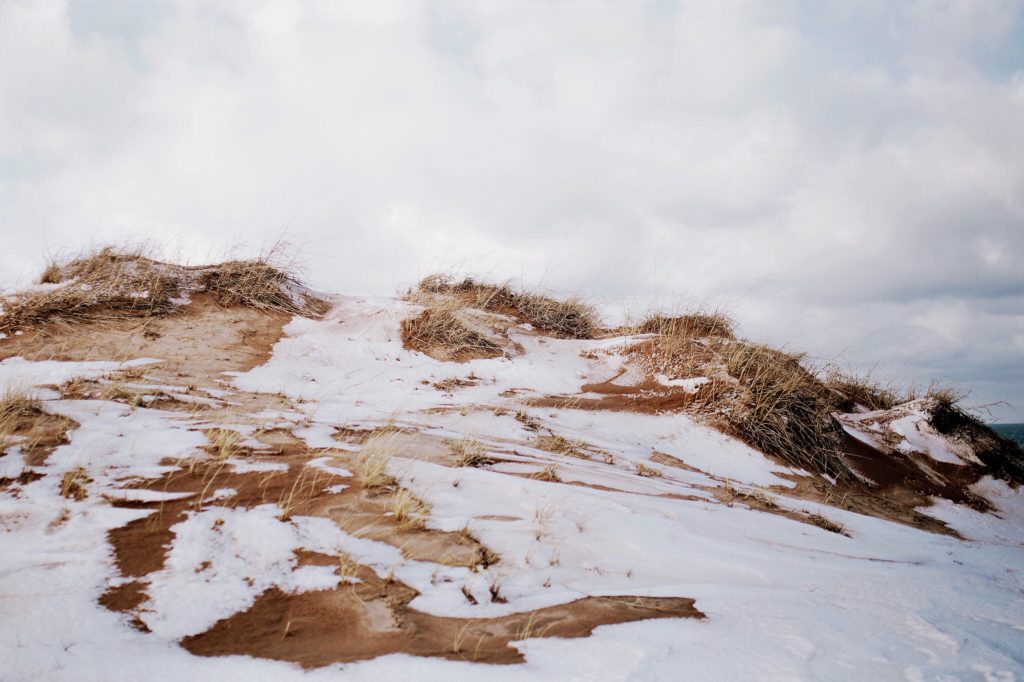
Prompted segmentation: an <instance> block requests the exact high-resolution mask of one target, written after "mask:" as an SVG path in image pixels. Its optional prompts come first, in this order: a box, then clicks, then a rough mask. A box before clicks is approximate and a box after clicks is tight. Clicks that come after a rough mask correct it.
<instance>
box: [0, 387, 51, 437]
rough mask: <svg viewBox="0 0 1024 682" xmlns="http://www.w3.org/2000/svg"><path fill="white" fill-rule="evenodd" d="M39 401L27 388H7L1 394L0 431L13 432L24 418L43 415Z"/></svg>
mask: <svg viewBox="0 0 1024 682" xmlns="http://www.w3.org/2000/svg"><path fill="white" fill-rule="evenodd" d="M42 411H43V410H42V408H41V407H40V404H39V401H38V400H37V399H36V398H34V397H33V396H32V394H31V393H30V392H29V391H28V389H26V388H18V387H10V386H9V387H7V388H5V389H4V391H3V393H0V429H3V428H5V427H6V428H9V429H10V430H11V431H13V430H14V428H15V427H16V425H17V422H18V420H19V419H21V418H22V417H33V416H35V415H38V414H41V413H42Z"/></svg>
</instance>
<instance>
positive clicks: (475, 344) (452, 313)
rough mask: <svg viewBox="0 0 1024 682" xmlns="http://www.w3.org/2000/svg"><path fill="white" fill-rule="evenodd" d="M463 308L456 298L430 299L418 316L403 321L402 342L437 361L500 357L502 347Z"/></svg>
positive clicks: (462, 360) (463, 360)
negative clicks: (473, 322)
mask: <svg viewBox="0 0 1024 682" xmlns="http://www.w3.org/2000/svg"><path fill="white" fill-rule="evenodd" d="M464 307H465V306H464V305H463V303H462V302H461V301H459V300H458V299H454V298H448V299H435V300H433V301H431V302H430V303H429V304H428V305H427V308H426V309H425V310H424V311H423V312H422V313H420V314H419V315H418V316H416V317H414V318H412V319H408V320H403V321H402V341H403V343H405V345H406V346H407V347H408V348H412V349H413V350H418V351H420V352H422V353H426V354H427V355H429V356H431V357H433V358H436V359H438V360H453V361H456V362H465V361H466V360H473V359H476V358H496V357H499V356H501V355H502V354H503V351H502V349H501V346H499V345H498V344H497V343H495V342H494V341H492V340H490V339H489V338H487V337H486V336H484V335H483V334H482V333H481V332H480V331H478V330H476V329H474V328H473V326H472V325H471V324H470V323H469V322H468V321H467V320H466V318H465V317H464V315H463V314H462V313H461V311H462V309H463V308H464Z"/></svg>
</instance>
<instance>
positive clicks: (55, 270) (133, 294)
mask: <svg viewBox="0 0 1024 682" xmlns="http://www.w3.org/2000/svg"><path fill="white" fill-rule="evenodd" d="M279 252H280V251H279V250H276V251H273V252H271V254H270V255H269V256H267V257H261V258H257V259H254V260H248V261H237V260H236V261H229V262H226V263H222V264H220V265H209V266H181V265H174V264H171V263H165V262H161V261H158V260H155V259H153V258H151V257H149V256H148V255H146V251H145V249H142V248H137V249H115V248H113V247H106V248H103V249H99V250H97V251H93V252H89V253H85V254H82V255H80V256H78V257H76V258H73V259H71V260H69V261H68V262H66V263H56V262H54V263H51V264H49V265H48V266H47V267H46V270H45V271H44V272H43V274H42V276H41V277H40V286H38V287H36V288H35V289H32V290H29V291H23V292H19V293H15V294H12V295H9V296H5V297H4V300H3V308H4V313H3V315H2V316H0V331H2V332H6V333H9V332H12V331H14V330H17V329H21V328H25V327H32V326H36V325H40V324H45V323H63V324H73V323H81V322H90V321H96V320H116V319H119V318H125V317H151V316H156V315H164V314H167V313H170V312H173V311H175V310H177V308H178V305H177V304H176V302H175V299H179V298H182V297H183V296H187V295H190V294H194V293H198V292H208V293H209V294H210V296H212V297H213V298H214V300H216V301H217V302H219V303H220V304H221V305H224V306H234V305H244V306H249V307H252V308H256V309H259V310H266V311H274V312H280V313H286V314H298V315H315V314H318V313H321V312H323V311H324V310H325V307H326V304H325V303H324V302H323V301H320V300H318V299H316V298H315V297H313V296H312V295H310V294H309V293H308V292H306V291H305V290H304V289H302V288H301V285H300V284H299V282H298V280H297V279H296V278H295V276H294V275H292V274H290V273H289V272H288V271H287V270H286V269H284V268H282V267H279V265H278V264H277V263H276V261H275V260H274V259H276V258H277V254H278V253H279ZM278 260H279V259H278Z"/></svg>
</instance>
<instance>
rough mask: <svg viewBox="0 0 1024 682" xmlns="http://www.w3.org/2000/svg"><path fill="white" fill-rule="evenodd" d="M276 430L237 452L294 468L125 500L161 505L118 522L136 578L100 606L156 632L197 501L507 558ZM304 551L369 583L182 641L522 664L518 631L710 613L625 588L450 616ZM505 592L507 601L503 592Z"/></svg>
mask: <svg viewBox="0 0 1024 682" xmlns="http://www.w3.org/2000/svg"><path fill="white" fill-rule="evenodd" d="M262 435H265V434H258V436H262ZM272 435H273V438H272V440H273V442H274V443H275V446H276V447H275V450H274V451H273V452H267V451H262V450H260V451H239V452H235V453H233V457H234V458H243V459H252V460H256V461H267V462H278V463H286V464H287V465H288V469H287V471H272V472H270V471H268V472H251V473H244V474H239V473H235V472H234V471H232V470H231V467H230V465H226V464H224V463H223V462H221V461H218V460H216V459H213V458H211V459H207V460H202V461H199V462H195V463H192V464H191V465H190V466H186V467H185V468H182V469H180V470H178V471H174V472H171V473H168V474H167V475H165V476H164V477H163V478H162V479H160V480H158V481H155V482H151V483H150V484H149V485H148V487H149V488H151V489H154V490H163V491H168V492H192V493H194V495H193V496H192V497H190V498H186V499H183V500H175V501H171V502H163V503H159V504H157V503H150V504H148V505H147V504H144V503H137V502H131V503H119V504H121V505H126V506H143V507H145V506H149V507H151V508H154V510H155V513H154V514H152V515H151V516H149V517H146V518H144V519H139V520H137V521H134V522H132V523H130V524H128V525H126V526H124V527H122V528H117V529H114V530H112V531H110V533H109V540H110V543H111V545H112V546H113V548H114V558H115V562H116V565H117V567H118V569H119V571H120V574H121V576H122V577H124V578H133V580H129V581H128V582H124V583H119V584H116V585H114V586H112V587H111V588H110V589H109V590H108V591H107V592H106V593H105V594H104V595H103V597H102V598H101V600H100V601H101V603H102V604H103V605H104V606H106V607H107V608H110V609H113V610H117V611H123V612H125V613H126V614H127V615H128V616H129V618H130V622H131V623H132V624H133V625H134V626H135V627H137V628H139V629H145V625H144V624H142V622H141V621H140V620H139V619H138V616H137V609H139V608H140V607H143V605H144V603H145V600H146V576H147V575H148V574H149V573H152V572H154V571H158V570H160V569H161V568H163V565H164V562H165V559H166V552H167V551H168V549H169V547H170V543H171V541H172V540H173V532H172V530H171V527H172V526H173V525H174V524H175V523H177V522H178V521H181V520H183V519H184V518H185V514H186V513H187V511H188V510H190V509H196V508H200V507H202V508H213V507H216V506H229V507H234V508H251V507H253V506H256V505H258V504H264V503H266V502H276V503H277V504H279V505H280V506H281V507H282V509H284V510H285V513H286V515H304V516H325V517H328V518H331V519H333V520H334V521H335V522H337V523H338V524H339V526H341V527H342V528H344V529H345V530H346V531H348V532H350V533H353V534H355V535H358V536H360V537H365V538H369V539H374V540H378V541H382V542H387V543H390V544H392V545H394V546H396V547H399V548H400V549H401V550H402V553H403V555H404V556H406V557H407V558H409V559H414V560H421V561H431V562H437V563H444V564H448V565H458V566H466V567H468V568H471V569H475V568H486V567H487V566H489V565H491V564H493V563H496V562H497V561H499V558H498V557H497V556H496V555H495V554H494V553H493V552H491V551H490V550H489V549H488V548H487V547H485V546H484V545H482V544H480V543H479V541H477V540H476V538H474V537H473V536H472V535H471V534H469V533H467V532H461V533H449V532H443V531H437V530H433V529H428V528H425V527H422V526H417V525H409V524H402V523H399V522H398V521H396V520H395V518H394V514H393V513H392V509H393V506H392V505H393V504H394V499H395V496H396V495H397V494H398V493H399V490H398V489H397V488H395V487H394V486H393V485H390V484H389V485H384V486H378V487H374V488H365V487H364V486H362V485H361V484H360V483H359V481H358V479H355V478H340V477H337V476H335V475H333V474H330V473H329V472H325V471H322V470H320V469H316V468H312V467H308V466H306V463H307V462H308V461H309V459H311V458H312V457H313V456H314V455H315V456H325V455H326V456H330V457H331V458H332V459H331V462H330V463H331V464H332V465H336V466H342V467H349V468H355V465H356V462H355V455H353V454H352V453H348V452H345V451H316V452H310V451H309V450H308V449H307V448H306V447H305V445H304V444H302V443H301V442H300V441H298V440H297V439H295V438H294V437H293V436H290V434H286V433H283V432H281V431H275V432H273V434H272ZM409 437H410V438H413V437H412V436H409ZM341 481H343V482H344V483H345V484H346V485H347V486H348V487H346V488H345V489H343V490H341V491H340V492H337V493H329V492H327V490H326V489H327V488H328V487H330V486H331V485H332V484H334V483H337V482H341ZM221 488H232V489H234V490H235V491H236V494H235V495H233V496H231V497H227V498H225V499H220V500H209V501H206V502H203V501H202V500H203V498H204V497H208V495H209V493H210V492H212V491H213V490H216V489H221ZM115 504H117V503H115ZM298 559H299V563H300V564H306V563H315V564H320V565H334V566H336V567H337V570H338V573H339V575H341V576H343V577H344V576H354V577H358V578H359V579H360V580H361V581H362V582H360V583H357V584H343V585H341V586H340V587H338V588H337V589H334V590H326V591H320V592H311V593H303V594H286V593H283V592H281V591H279V590H276V589H272V590H269V591H268V592H266V593H264V594H263V595H262V596H260V597H259V599H258V600H257V601H256V603H255V604H254V605H253V606H252V607H251V608H250V609H248V610H247V611H245V612H243V613H238V614H235V615H233V616H231V617H230V618H227V619H225V620H222V621H220V622H219V623H217V624H216V625H215V626H214V627H212V628H211V629H210V630H209V631H207V632H205V633H202V634H200V635H196V636H193V637H189V638H187V639H185V640H184V641H183V645H184V646H185V647H186V648H187V649H188V650H189V651H191V652H193V653H196V654H200V655H227V654H249V655H254V656H261V657H268V658H275V659H280V660H287V661H294V662H297V663H300V664H302V665H303V666H306V667H315V666H322V665H326V664H329V663H333V662H339V661H354V660H360V659H364V658H372V657H374V656H378V655H382V654H387V653H399V652H403V653H410V654H415V655H424V656H445V657H449V658H466V659H468V660H480V661H487V662H492V663H513V662H517V661H521V660H522V656H521V654H519V652H518V651H516V650H515V649H513V648H510V647H509V646H508V642H510V641H512V640H517V639H525V638H527V637H544V636H548V637H551V636H558V637H581V636H586V635H588V634H589V633H590V632H591V631H592V630H593V628H594V627H597V626H598V625H602V624H608V623H620V622H629V621H633V620H640V619H647V618H667V617H702V614H701V613H700V612H699V611H697V610H696V609H695V608H694V606H693V601H692V600H690V599H652V598H633V597H616V598H588V599H584V600H580V601H577V602H574V603H572V604H566V605H562V606H557V607H552V608H548V609H541V610H539V611H534V612H529V613H523V614H516V615H514V616H507V617H503V618H494V619H480V620H465V619H457V618H439V617H435V616H429V615H427V614H423V613H420V612H418V611H415V610H413V609H411V608H410V607H409V606H408V604H409V602H410V601H411V600H412V599H413V598H414V597H415V596H416V592H415V591H414V590H412V589H411V588H409V587H408V586H406V585H404V584H402V583H400V582H398V581H395V580H391V579H382V578H380V577H379V576H377V575H376V574H375V573H374V572H373V571H372V570H370V569H369V568H367V567H365V566H360V565H358V564H355V563H353V562H351V560H349V559H348V557H345V556H330V555H325V554H317V553H312V552H299V553H298ZM495 599H496V600H500V599H501V597H500V594H498V595H496V596H495Z"/></svg>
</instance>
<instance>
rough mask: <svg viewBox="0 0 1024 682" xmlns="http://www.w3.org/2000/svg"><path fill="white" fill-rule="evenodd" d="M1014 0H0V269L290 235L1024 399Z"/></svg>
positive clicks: (317, 250)
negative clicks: (511, 280) (94, 247)
mask: <svg viewBox="0 0 1024 682" xmlns="http://www.w3.org/2000/svg"><path fill="white" fill-rule="evenodd" d="M1021 121H1024V10H1022V3H1021V2H1012V1H1005V2H1000V1H999V0H994V1H993V2H986V3H978V2H973V1H971V0H963V1H960V2H957V1H953V0H944V1H941V2H939V1H933V2H908V3H901V4H899V5H898V6H896V7H893V6H892V4H891V3H881V2H863V1H857V2H854V1H853V0H850V1H849V2H841V1H835V2H828V3H818V2H806V3H802V2H795V1H794V2H777V3H764V2H755V1H751V2H725V3H723V2H721V1H720V0H714V1H708V2H671V1H661V0H659V1H652V2H648V3H618V2H608V3H601V2H592V3H564V2H559V3H540V2H530V3H521V2H509V3H491V2H487V3H477V2H469V1H467V2H432V3H419V2H409V3H405V2H395V3H392V2H373V3H363V2H352V3H349V4H339V3H333V2H331V3H327V2H324V3H312V2H310V3H304V2H287V1H281V2H276V1H275V2H260V3H257V2H251V1H249V0H244V1H243V0H238V1H237V2H233V3H231V2H214V3H210V2H206V1H200V0H194V1H193V0H183V1H181V2H170V3H166V4H158V3H135V2H128V1H126V0H125V1H122V2H115V1H113V0H108V1H106V2H99V1H98V0H77V1H76V2H71V3H70V4H67V3H63V2H57V1H56V0H54V1H52V2H46V1H33V2H19V1H18V0H14V1H9V2H6V3H3V4H0V230H2V232H3V235H4V237H5V239H4V242H5V247H6V248H5V249H4V250H3V252H2V253H0V272H2V273H3V274H2V281H0V285H5V286H12V285H15V284H18V283H24V282H26V281H28V280H29V279H30V278H31V277H32V276H34V275H35V274H36V273H37V272H38V271H39V270H40V269H41V265H42V261H43V260H44V259H45V257H46V256H47V254H48V253H53V252H66V251H69V250H74V249H76V248H78V247H80V246H81V245H82V244H83V243H85V242H88V241H92V242H104V241H108V240H120V239H124V238H136V239H138V238H145V239H151V240H155V241H157V242H158V243H160V244H162V245H163V246H164V247H165V249H167V250H168V251H169V252H170V254H171V255H180V256H183V257H185V258H189V259H194V260H204V259H206V258H213V257H217V256H220V255H222V254H223V252H224V250H225V249H226V248H228V247H229V246H231V245H239V244H242V245H245V247H243V250H244V249H245V248H249V249H258V248H260V247H261V246H262V245H265V244H267V243H270V242H271V241H273V240H274V238H276V236H278V235H280V234H281V233H282V232H284V233H285V235H286V236H287V237H288V238H289V239H291V240H292V241H295V242H297V243H299V244H302V245H303V247H304V253H305V262H306V266H307V270H308V274H309V276H310V278H311V279H312V280H313V282H314V283H315V284H318V285H320V286H323V287H325V288H331V289H336V290H341V291H346V292H375V293H385V294H386V293H391V292H393V291H394V290H395V289H396V288H397V287H399V286H402V285H407V284H410V283H412V282H414V281H415V280H416V279H417V278H418V276H419V275H422V274H424V273H426V272H428V271H430V270H433V269H437V268H442V269H447V268H452V267H455V268H462V269H468V270H474V271H478V272H484V273H488V274H490V275H492V276H494V277H496V278H505V277H521V278H523V279H524V280H525V281H527V282H530V283H534V284H537V283H539V284H541V285H543V286H545V287H547V288H550V289H552V290H554V291H557V292H567V293H582V292H586V293H588V294H590V295H592V296H594V297H596V298H597V299H598V300H599V301H600V302H601V303H602V304H604V305H605V306H606V307H607V309H608V311H609V314H610V315H614V314H616V313H618V312H621V311H623V310H636V309H640V308H643V307H645V306H648V305H653V304H656V303H657V304H663V305H681V304H685V303H689V304H704V305H719V306H724V307H726V308H727V309H729V310H731V311H733V312H734V314H735V315H736V316H737V317H738V318H739V320H740V322H741V325H742V327H743V330H744V332H745V333H746V334H747V335H750V336H753V337H756V338H763V339H766V340H771V341H773V342H783V343H787V344H789V345H790V346H792V347H795V348H803V349H807V350H809V351H810V352H811V353H812V354H813V355H814V356H816V357H819V358H836V357H838V358H839V359H841V360H842V361H843V362H846V363H848V364H850V365H851V366H855V367H859V368H861V369H866V368H870V367H877V370H876V373H878V374H880V375H894V376H896V377H901V378H907V377H911V376H916V377H918V378H920V379H925V380H926V379H928V378H937V379H940V380H952V381H957V382H961V383H962V384H963V385H964V386H965V387H967V388H969V389H971V390H972V391H973V394H974V395H973V397H972V400H973V401H974V402H975V403H985V402H991V401H994V400H1007V401H1010V402H1011V403H1012V404H1013V405H1015V407H1008V406H1001V407H998V408H996V415H997V416H999V417H1002V418H1004V419H1010V420H1016V421H1024V412H1022V411H1021V410H1022V408H1024V125H1021V123H1020V122H1021Z"/></svg>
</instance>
